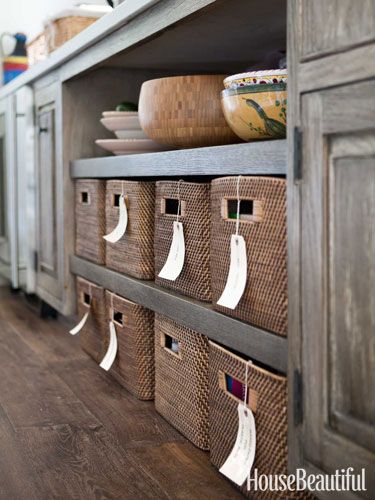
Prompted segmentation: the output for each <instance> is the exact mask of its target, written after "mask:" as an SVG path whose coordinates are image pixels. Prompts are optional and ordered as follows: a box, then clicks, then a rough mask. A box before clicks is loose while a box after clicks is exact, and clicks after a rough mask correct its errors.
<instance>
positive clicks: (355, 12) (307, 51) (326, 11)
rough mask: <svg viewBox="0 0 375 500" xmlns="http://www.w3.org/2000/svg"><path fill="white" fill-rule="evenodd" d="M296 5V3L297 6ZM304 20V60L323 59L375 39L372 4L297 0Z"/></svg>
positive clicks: (367, 1)
mask: <svg viewBox="0 0 375 500" xmlns="http://www.w3.org/2000/svg"><path fill="white" fill-rule="evenodd" d="M296 3H297V2H296ZM298 3H299V5H296V9H298V7H300V12H301V16H302V30H303V38H302V43H301V54H300V56H301V58H302V59H307V58H312V57H319V56H320V57H321V56H323V55H325V54H327V53H332V52H336V51H339V50H343V49H348V48H350V47H353V46H355V45H359V44H361V43H368V42H370V41H373V40H374V39H375V4H374V2H373V1H372V0H354V1H353V0H307V1H306V0H298Z"/></svg>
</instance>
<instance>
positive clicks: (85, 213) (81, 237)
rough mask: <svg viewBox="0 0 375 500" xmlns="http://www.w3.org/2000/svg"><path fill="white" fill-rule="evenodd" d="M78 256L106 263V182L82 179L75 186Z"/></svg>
mask: <svg viewBox="0 0 375 500" xmlns="http://www.w3.org/2000/svg"><path fill="white" fill-rule="evenodd" d="M75 202H76V205H75V212H76V249H75V250H76V254H77V255H79V256H80V257H84V258H85V259H88V260H91V261H92V262H95V263H96V264H104V263H105V241H104V240H103V236H104V234H105V181H102V180H97V179H80V180H77V181H76V185H75Z"/></svg>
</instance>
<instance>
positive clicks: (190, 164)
mask: <svg viewBox="0 0 375 500" xmlns="http://www.w3.org/2000/svg"><path fill="white" fill-rule="evenodd" d="M286 156H287V147H286V140H285V139H283V140H276V141H259V142H252V143H241V144H233V145H229V146H215V147H209V148H196V149H180V150H176V151H163V152H159V153H145V154H138V155H128V156H106V157H104V158H103V157H102V158H88V159H82V160H75V161H73V162H71V177H72V178H99V177H102V178H111V177H115V178H116V177H145V176H146V177H150V176H151V177H152V176H157V177H161V176H169V177H172V176H187V175H195V176H200V175H209V176H215V175H240V174H241V175H251V174H253V175H286V165H287V157H286Z"/></svg>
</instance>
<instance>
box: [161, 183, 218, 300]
mask: <svg viewBox="0 0 375 500" xmlns="http://www.w3.org/2000/svg"><path fill="white" fill-rule="evenodd" d="M210 221H211V217H210V185H209V184H203V183H196V182H184V181H159V182H157V183H156V204H155V275H156V276H155V282H156V283H157V284H159V285H162V286H165V287H167V288H171V289H173V290H176V291H177V292H180V293H182V294H184V295H188V296H189V297H193V298H195V299H198V300H203V301H210V300H211V275H210V229H211V228H210V223H211V222H210Z"/></svg>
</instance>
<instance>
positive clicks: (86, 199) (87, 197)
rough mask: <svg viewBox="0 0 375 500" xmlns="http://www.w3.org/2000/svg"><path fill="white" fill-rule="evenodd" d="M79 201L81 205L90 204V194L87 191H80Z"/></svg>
mask: <svg viewBox="0 0 375 500" xmlns="http://www.w3.org/2000/svg"><path fill="white" fill-rule="evenodd" d="M81 203H82V205H90V203H91V200H90V194H89V192H88V191H81Z"/></svg>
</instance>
